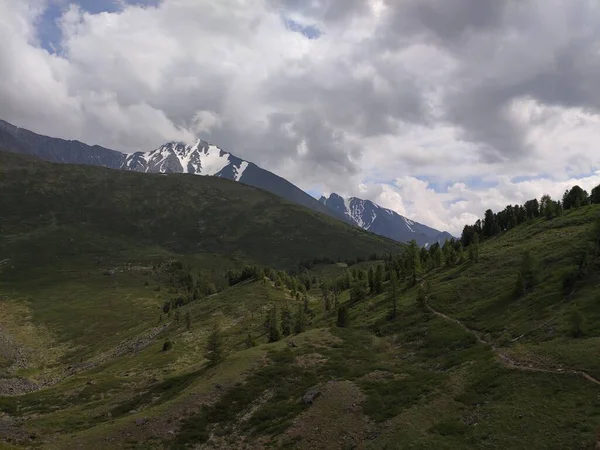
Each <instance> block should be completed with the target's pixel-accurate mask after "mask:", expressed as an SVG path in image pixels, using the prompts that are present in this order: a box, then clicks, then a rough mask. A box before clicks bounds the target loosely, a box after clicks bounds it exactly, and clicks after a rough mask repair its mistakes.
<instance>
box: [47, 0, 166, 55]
mask: <svg viewBox="0 0 600 450" xmlns="http://www.w3.org/2000/svg"><path fill="white" fill-rule="evenodd" d="M161 1H162V0H125V1H124V3H126V4H128V5H140V6H157V5H159V4H160V3H161ZM69 5H78V6H79V7H80V8H81V9H82V10H84V11H86V12H88V13H90V14H100V13H103V12H117V11H119V10H120V9H121V8H122V5H123V2H120V1H117V0H75V1H71V2H68V3H65V4H61V5H59V4H56V3H51V4H50V5H48V7H47V8H46V10H45V11H44V13H43V14H42V16H41V17H40V20H39V22H38V26H37V33H38V39H39V40H40V44H41V46H42V47H43V48H45V49H46V50H48V51H49V52H51V53H58V52H60V46H61V41H62V33H61V31H60V28H59V26H58V20H59V19H60V17H61V16H62V15H63V13H64V11H65V9H66V8H68V7H69Z"/></svg>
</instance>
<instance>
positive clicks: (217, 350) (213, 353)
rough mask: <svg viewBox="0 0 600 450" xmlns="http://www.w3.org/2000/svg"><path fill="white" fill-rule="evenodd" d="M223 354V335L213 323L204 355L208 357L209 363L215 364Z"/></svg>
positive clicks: (221, 358) (222, 357) (221, 359)
mask: <svg viewBox="0 0 600 450" xmlns="http://www.w3.org/2000/svg"><path fill="white" fill-rule="evenodd" d="M224 356H225V355H224V351H223V336H222V335H221V329H220V328H219V326H218V325H217V324H215V325H214V326H213V329H212V331H211V333H210V334H209V335H208V342H207V343H206V354H205V357H206V359H208V364H209V365H211V366H216V365H217V364H219V363H220V362H221V361H223V359H224Z"/></svg>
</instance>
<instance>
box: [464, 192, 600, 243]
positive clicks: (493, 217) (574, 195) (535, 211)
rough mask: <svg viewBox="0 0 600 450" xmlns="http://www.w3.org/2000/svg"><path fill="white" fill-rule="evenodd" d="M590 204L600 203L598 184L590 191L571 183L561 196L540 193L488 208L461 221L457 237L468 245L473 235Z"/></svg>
mask: <svg viewBox="0 0 600 450" xmlns="http://www.w3.org/2000/svg"><path fill="white" fill-rule="evenodd" d="M590 204H600V185H598V186H596V187H595V188H594V189H592V192H591V195H590V194H588V193H587V191H585V190H584V189H582V188H581V187H580V186H573V187H572V188H571V189H567V190H566V191H565V193H564V195H563V197H562V200H553V199H552V198H551V197H550V196H549V195H544V196H542V198H541V199H540V200H539V201H538V200H537V199H532V200H528V201H526V202H525V203H524V204H523V205H508V206H506V208H504V209H503V210H502V211H500V212H498V213H494V212H493V211H492V210H491V209H488V210H487V211H486V212H485V214H484V218H483V220H477V221H476V222H475V223H474V224H473V225H465V227H464V228H463V231H462V235H461V238H460V241H461V243H462V245H463V247H468V246H469V245H470V244H471V243H472V242H474V240H475V238H476V237H477V239H487V238H490V237H493V236H496V235H498V234H500V233H502V232H504V231H508V230H510V229H512V228H514V227H516V226H517V225H520V224H522V223H525V222H527V221H529V220H532V219H537V218H539V217H545V218H546V219H552V218H554V217H557V216H560V215H561V214H562V213H563V211H568V210H570V209H574V208H579V207H582V206H586V205H590Z"/></svg>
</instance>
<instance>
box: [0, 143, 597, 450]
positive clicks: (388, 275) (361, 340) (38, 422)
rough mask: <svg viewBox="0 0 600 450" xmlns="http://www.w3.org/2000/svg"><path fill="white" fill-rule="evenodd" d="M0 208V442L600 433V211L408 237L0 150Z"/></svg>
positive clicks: (388, 445) (503, 444) (488, 444)
mask: <svg viewBox="0 0 600 450" xmlns="http://www.w3.org/2000/svg"><path fill="white" fill-rule="evenodd" d="M0 210H1V211H2V212H3V214H2V215H1V216H0V261H2V264H1V265H0V343H1V344H2V345H1V347H0V348H1V351H0V448H7V449H14V448H41V449H63V448H84V449H107V448H111V449H114V448H124V449H125V448H131V449H133V448H139V449H141V448H144V449H146V448H155V449H179V448H182V449H183V448H228V449H229V448H239V449H250V448H252V449H254V448H299V449H318V448H339V449H347V448H364V449H382V448H385V449H396V448H398V449H400V448H436V449H443V448H448V449H450V448H511V449H512V448H514V449H531V448H540V449H541V448H544V449H564V448H584V449H588V448H589V449H593V448H595V446H596V445H597V442H598V440H599V436H598V433H599V432H600V429H599V428H598V423H599V422H598V420H599V418H600V386H599V385H598V379H599V378H600V365H599V363H598V358H597V355H598V353H599V351H600V309H599V308H598V305H599V303H598V302H599V301H600V300H599V299H600V284H599V283H598V280H599V273H600V259H599V254H598V247H597V242H598V239H599V236H598V228H597V225H596V224H597V221H598V219H599V217H600V205H598V204H587V205H583V206H579V207H576V208H571V209H569V210H565V211H563V212H562V213H561V214H559V215H556V216H554V217H550V218H546V217H543V216H538V217H532V218H530V219H528V220H523V222H522V223H519V224H518V225H517V226H514V227H512V228H511V229H509V230H506V231H500V232H498V233H494V234H493V235H492V236H490V237H487V238H485V239H483V238H482V241H481V243H477V244H473V243H471V245H470V246H468V247H466V248H464V249H463V247H462V246H461V245H459V241H456V242H454V243H453V244H447V245H444V246H433V247H431V248H428V249H423V248H421V247H419V246H417V245H416V244H400V243H398V242H395V241H392V240H388V239H385V238H382V237H379V236H377V235H374V234H371V233H368V232H367V231H364V230H361V229H359V228H358V227H352V226H350V225H347V224H345V223H342V222H340V221H338V220H335V219H332V218H330V217H328V216H325V215H322V214H319V213H316V212H314V211H311V210H309V209H306V208H303V207H301V206H298V205H295V204H292V203H289V202H287V201H285V200H282V199H280V198H278V197H275V196H273V195H271V194H270V193H267V192H264V191H261V190H258V189H255V188H252V187H249V186H244V185H242V184H239V183H235V182H233V181H229V180H223V179H219V178H214V177H193V176H188V175H185V174H168V175H161V174H154V175H153V174H144V173H134V172H123V171H115V170H109V169H105V168H98V167H89V166H75V165H65V164H52V163H48V162H43V161H40V160H36V159H33V158H30V157H27V156H22V155H14V154H8V153H0ZM475 249H476V251H475ZM525 254H527V255H529V256H527V257H525V256H524V255H525ZM583 260H585V264H583V262H582V261H583ZM572 274H576V276H575V277H573V276H572ZM520 277H523V279H524V280H529V279H531V280H534V281H532V282H531V283H529V282H528V283H527V284H526V285H525V287H524V289H523V290H519V289H516V288H515V281H516V280H517V286H518V285H519V281H518V280H520V279H521V278H520ZM571 280H572V281H571Z"/></svg>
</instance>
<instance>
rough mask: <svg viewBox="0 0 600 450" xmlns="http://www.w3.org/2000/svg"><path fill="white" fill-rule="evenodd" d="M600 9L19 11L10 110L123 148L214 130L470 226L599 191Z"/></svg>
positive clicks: (264, 154)
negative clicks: (579, 187)
mask: <svg viewBox="0 0 600 450" xmlns="http://www.w3.org/2000/svg"><path fill="white" fill-rule="evenodd" d="M92 3H93V4H92ZM50 6H51V7H52V8H54V9H53V15H48V14H46V12H47V11H48V8H49V7H50ZM57 8H58V9H57ZM599 12H600V6H599V5H598V4H597V2H591V1H589V0H528V1H526V2H523V1H518V0H494V1H480V0H456V1H453V2H448V1H446V0H403V1H395V0H371V1H364V0H348V1H333V0H311V1H299V0H258V1H256V2H243V1H239V0H220V1H218V2H215V1H208V0H176V1H175V0H165V1H162V2H157V1H155V0H152V1H135V2H133V1H120V2H112V3H111V4H110V5H108V3H107V4H105V5H104V6H102V2H90V1H89V0H85V1H84V0H80V1H79V2H75V3H74V4H70V3H69V2H57V1H55V0H23V1H19V2H17V1H9V2H2V3H0V17H2V19H0V38H1V39H2V42H3V46H2V47H1V48H0V117H1V118H3V119H5V120H8V121H11V122H14V123H15V124H17V125H19V126H23V127H27V128H30V129H32V130H34V131H37V132H40V133H44V134H49V135H55V136H59V137H64V138H68V139H79V140H82V141H86V142H89V143H97V144H100V145H104V146H106V147H110V148H116V149H119V150H123V151H137V150H147V149H152V148H155V147H157V146H159V145H161V144H162V143H164V142H165V141H168V140H192V139H194V138H195V137H196V136H198V137H201V138H203V139H206V140H209V141H212V142H214V143H216V144H217V145H219V146H221V147H222V148H224V149H226V150H229V151H231V152H233V153H234V154H236V155H238V156H240V157H243V158H246V159H249V160H251V161H254V162H256V163H257V164H260V165H262V166H264V167H265V168H267V169H270V170H273V171H275V172H276V173H278V174H280V175H282V176H284V177H286V178H288V179H289V180H290V181H292V182H294V183H296V184H298V185H299V186H300V187H302V188H304V189H307V190H311V192H314V191H315V190H322V191H328V192H334V191H335V192H339V193H341V194H349V195H361V196H363V197H366V198H370V199H372V200H375V201H379V202H380V203H382V204H383V205H384V206H390V207H392V206H393V207H394V209H397V210H398V211H399V212H401V213H403V214H405V215H407V216H409V217H411V218H414V219H416V220H420V221H422V222H424V223H427V224H429V225H432V226H436V227H438V228H444V229H449V230H450V231H452V232H454V233H456V232H457V231H460V229H461V228H462V225H464V223H466V222H471V221H473V219H474V217H476V216H480V215H481V214H482V213H483V211H484V210H485V209H487V208H488V207H492V208H494V207H495V206H496V205H497V208H503V207H504V206H505V204H506V203H515V202H519V201H520V199H525V200H526V199H527V198H528V197H530V198H531V197H532V196H535V195H538V194H539V195H541V194H542V193H544V192H543V191H544V189H546V190H547V191H548V192H549V193H551V194H552V193H554V191H555V190H556V187H557V186H560V188H561V190H563V189H562V188H563V187H564V186H565V184H568V183H575V182H581V184H586V183H588V184H590V183H593V182H595V181H594V180H595V178H594V177H595V175H593V176H592V177H590V175H589V174H591V173H595V170H597V169H598V168H599V167H600V152H598V151H597V148H598V145H599V144H600V131H598V130H600V127H599V126H598V125H599V121H600V91H598V89H597V88H596V84H597V79H598V77H599V76H600V58H598V53H599V51H600V48H599V47H598V44H597V43H598V42H599V37H600V36H599V35H600V31H598V30H600V27H599V25H600V14H598V13H599ZM49 17H50V19H49ZM56 17H58V20H57V21H56V23H55V22H54V18H56ZM48 20H52V26H55V27H58V31H59V32H58V33H54V34H53V39H57V36H59V37H58V39H60V43H59V45H56V48H57V49H58V50H57V51H51V50H49V49H50V48H51V47H50V46H49V45H47V44H48V43H47V42H43V39H44V36H45V35H46V34H47V33H46V32H45V31H43V30H47V28H48V25H49V24H48V23H47V21H48ZM290 24H293V26H290ZM307 30H308V31H307ZM523 177H528V181H521V182H517V181H515V180H519V179H524V178H523ZM507 180H508V181H507ZM511 180H512V181H511ZM588 187H590V186H588ZM559 193H560V192H559ZM534 194H535V195H534ZM539 195H538V196H539ZM557 195H558V194H557Z"/></svg>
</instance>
